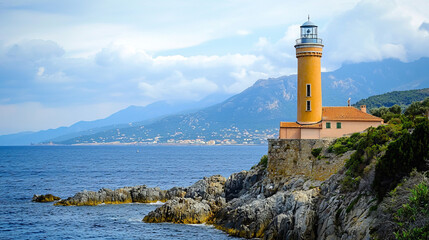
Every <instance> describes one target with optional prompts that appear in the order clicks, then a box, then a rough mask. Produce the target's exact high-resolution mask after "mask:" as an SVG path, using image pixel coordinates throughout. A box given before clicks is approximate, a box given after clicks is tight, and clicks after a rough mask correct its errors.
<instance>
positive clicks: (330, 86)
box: [0, 58, 429, 145]
mask: <svg viewBox="0 0 429 240" xmlns="http://www.w3.org/2000/svg"><path fill="white" fill-rule="evenodd" d="M427 66H429V58H421V59H419V60H417V61H414V62H410V63H403V62H400V61H398V60H392V59H387V60H383V61H379V62H368V63H358V64H346V65H344V66H343V67H341V68H340V69H338V70H336V71H333V72H324V73H322V94H323V105H324V106H345V105H346V104H347V99H348V98H352V102H353V101H356V100H359V99H363V98H368V97H370V96H373V95H379V94H384V93H386V92H391V91H400V90H410V89H421V88H429V68H428V67H427ZM220 99H222V97H216V96H215V97H209V98H208V99H206V100H203V101H200V102H193V103H192V102H191V103H186V104H185V103H173V105H171V104H169V103H164V102H157V103H154V104H151V105H148V106H146V107H136V106H131V107H129V108H127V109H124V110H122V111H119V112H117V113H115V114H113V115H111V116H110V117H108V118H106V119H101V120H96V121H91V122H79V123H76V124H74V125H72V126H70V127H63V128H58V129H51V130H46V131H40V132H37V133H19V134H12V135H5V136H0V145H25V144H30V143H39V142H49V141H53V142H56V143H67V144H71V143H94V142H136V141H137V142H168V141H170V142H171V141H176V140H181V141H182V140H183V141H185V140H195V141H196V139H200V140H201V141H208V140H220V139H229V140H234V141H235V142H237V143H240V142H247V143H250V142H259V143H260V142H261V141H262V142H263V141H265V140H266V138H267V137H275V134H277V128H278V125H279V122H280V121H295V119H296V75H290V76H284V77H279V78H271V79H264V80H258V81H257V82H256V83H255V84H254V85H253V86H251V87H249V88H248V89H246V90H244V91H243V92H241V93H239V94H237V95H234V96H232V97H230V98H228V99H227V96H223V99H227V100H225V101H223V102H221V100H220ZM218 102H221V103H219V104H215V103H218ZM213 104H215V105H213ZM209 105H212V106H210V107H207V106H209ZM367 105H368V106H370V104H367ZM204 107H205V108H204ZM198 109H200V110H198ZM172 114H175V115H172ZM234 141H233V142H234Z"/></svg>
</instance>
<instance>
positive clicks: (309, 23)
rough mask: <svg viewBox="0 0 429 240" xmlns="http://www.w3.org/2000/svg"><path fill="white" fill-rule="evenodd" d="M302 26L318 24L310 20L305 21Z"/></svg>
mask: <svg viewBox="0 0 429 240" xmlns="http://www.w3.org/2000/svg"><path fill="white" fill-rule="evenodd" d="M301 26H303V27H304V26H306V27H317V26H316V24H314V23H313V22H312V21H310V20H308V21H307V22H305V23H303V24H302V25H301Z"/></svg>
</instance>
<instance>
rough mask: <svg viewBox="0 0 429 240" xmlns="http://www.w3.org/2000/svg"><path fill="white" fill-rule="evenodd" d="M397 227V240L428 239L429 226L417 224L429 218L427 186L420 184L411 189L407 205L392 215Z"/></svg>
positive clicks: (428, 187)
mask: <svg viewBox="0 0 429 240" xmlns="http://www.w3.org/2000/svg"><path fill="white" fill-rule="evenodd" d="M394 217H395V221H396V223H397V224H398V226H399V230H398V231H396V232H395V233H394V234H395V237H396V238H397V239H428V238H429V225H427V224H425V223H424V222H419V221H420V220H421V219H424V218H427V217H429V186H428V184H427V183H425V182H422V183H420V184H417V185H415V186H414V188H413V189H411V195H410V197H409V200H408V203H406V204H404V205H403V206H402V207H401V208H400V209H398V211H397V212H396V214H395V215H394Z"/></svg>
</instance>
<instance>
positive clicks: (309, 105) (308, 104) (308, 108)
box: [305, 100, 311, 111]
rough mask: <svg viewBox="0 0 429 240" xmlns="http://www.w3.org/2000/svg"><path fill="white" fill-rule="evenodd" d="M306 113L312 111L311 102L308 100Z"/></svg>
mask: <svg viewBox="0 0 429 240" xmlns="http://www.w3.org/2000/svg"><path fill="white" fill-rule="evenodd" d="M305 111H311V101H310V100H307V108H306V110H305Z"/></svg>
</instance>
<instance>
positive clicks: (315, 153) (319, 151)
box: [311, 148, 322, 158]
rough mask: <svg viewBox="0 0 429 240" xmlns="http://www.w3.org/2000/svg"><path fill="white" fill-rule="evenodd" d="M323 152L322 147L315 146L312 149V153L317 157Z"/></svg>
mask: <svg viewBox="0 0 429 240" xmlns="http://www.w3.org/2000/svg"><path fill="white" fill-rule="evenodd" d="M321 152H322V148H314V149H312V150H311V154H312V155H313V156H314V157H315V158H317V157H319V155H320V153H321Z"/></svg>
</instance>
